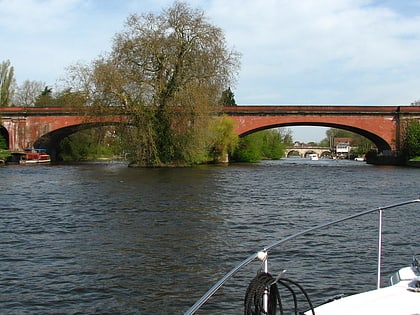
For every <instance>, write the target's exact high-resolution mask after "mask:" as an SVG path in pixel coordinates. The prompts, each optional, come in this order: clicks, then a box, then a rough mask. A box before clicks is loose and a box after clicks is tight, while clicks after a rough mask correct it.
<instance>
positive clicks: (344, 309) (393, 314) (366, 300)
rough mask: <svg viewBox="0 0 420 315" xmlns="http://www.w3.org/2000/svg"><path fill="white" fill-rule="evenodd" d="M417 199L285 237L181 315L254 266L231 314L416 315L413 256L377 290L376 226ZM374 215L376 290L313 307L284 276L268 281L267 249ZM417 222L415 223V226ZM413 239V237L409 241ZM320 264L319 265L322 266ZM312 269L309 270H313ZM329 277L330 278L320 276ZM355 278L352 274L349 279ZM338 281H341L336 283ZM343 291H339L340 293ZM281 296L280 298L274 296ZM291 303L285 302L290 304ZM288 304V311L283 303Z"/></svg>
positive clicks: (418, 284) (419, 297) (419, 302)
mask: <svg viewBox="0 0 420 315" xmlns="http://www.w3.org/2000/svg"><path fill="white" fill-rule="evenodd" d="M419 202H420V199H414V200H409V201H404V202H399V203H396V204H392V205H388V206H383V207H379V208H375V209H370V210H366V211H362V212H358V213H356V214H352V215H349V216H347V217H344V218H340V219H337V220H334V221H330V222H327V223H324V224H320V225H317V226H314V227H312V228H309V229H306V230H303V231H301V232H298V233H295V234H293V235H290V236H288V237H286V238H283V239H281V240H279V241H276V242H274V243H272V244H270V245H268V246H266V247H265V248H263V249H262V250H261V251H258V252H256V253H254V254H253V255H251V256H249V257H248V258H246V259H245V260H244V261H242V262H241V263H239V264H238V265H237V266H236V267H235V268H233V269H232V270H231V271H230V272H228V273H227V274H226V275H225V276H224V277H223V278H222V279H221V280H219V281H218V282H217V283H216V284H215V285H213V287H211V288H210V289H209V290H208V291H207V292H206V293H205V294H204V295H203V296H202V297H201V298H200V299H199V300H198V301H197V302H196V303H195V304H194V305H193V306H192V307H191V308H190V309H188V310H187V311H186V312H185V313H184V314H185V315H191V314H195V313H196V312H197V311H198V310H199V309H200V308H201V307H202V306H203V305H204V304H205V303H207V302H208V300H209V299H210V298H211V297H212V296H213V295H214V294H215V293H216V292H217V291H218V290H219V289H220V288H221V287H223V286H224V285H225V284H226V282H227V281H228V280H229V279H230V278H232V277H233V276H234V275H235V274H236V273H237V272H238V271H239V270H240V269H242V268H243V267H245V266H247V265H249V264H250V263H251V262H253V261H254V260H260V261H261V267H260V268H258V270H257V275H256V277H255V278H254V279H253V280H252V281H251V283H250V284H249V286H248V289H247V290H246V292H244V296H245V298H244V309H243V310H238V312H237V313H243V314H245V315H250V314H254V315H257V314H270V315H275V314H296V315H297V314H300V315H309V314H316V315H350V314H352V315H354V314H358V315H368V314H369V315H371V314H386V315H419V314H420V255H417V256H416V255H415V253H413V259H412V261H411V263H410V262H407V263H406V265H405V266H403V267H402V268H401V269H400V270H397V271H396V272H395V274H394V275H392V276H391V277H390V280H389V285H388V286H386V287H381V275H382V272H381V268H382V221H383V213H384V211H385V210H387V211H388V210H390V209H394V208H398V207H402V206H406V205H412V204H418V203H419ZM374 212H377V213H378V214H379V215H378V216H379V224H378V240H377V244H378V255H377V257H378V260H377V262H376V265H377V275H376V276H377V288H376V289H375V290H371V291H367V292H362V293H358V294H353V295H348V296H338V297H333V298H330V297H329V296H326V297H325V298H326V300H328V301H327V302H326V303H324V304H321V305H319V306H314V305H313V304H312V302H311V298H310V290H306V289H305V288H303V286H302V285H300V284H299V283H297V282H296V281H293V280H291V279H288V278H287V277H286V274H287V272H284V273H282V274H280V275H279V276H277V277H273V276H271V275H270V273H269V268H268V256H269V253H271V252H272V251H273V249H275V248H277V247H279V246H280V245H283V244H284V243H287V242H289V241H290V240H293V239H296V238H299V237H302V236H304V235H307V234H311V235H315V236H316V234H314V233H313V232H315V231H317V230H321V229H327V228H328V227H330V226H333V225H337V224H341V223H342V222H344V221H350V220H352V219H355V218H359V217H362V216H365V215H368V214H371V213H374ZM419 218H420V216H417V217H415V218H413V224H417V225H418V224H419V222H418V220H419ZM416 221H417V222H416ZM413 237H415V238H417V237H418V235H415V236H413ZM324 263H325V261H324ZM316 267H317V266H316V265H314V266H313V268H316ZM326 276H330V275H326ZM354 277H357V274H355V275H354ZM337 281H343V283H345V279H337ZM345 288H346V286H345V285H343V290H345ZM280 291H281V293H280ZM290 301H291V302H290ZM288 302H290V303H289V304H290V305H287V303H288Z"/></svg>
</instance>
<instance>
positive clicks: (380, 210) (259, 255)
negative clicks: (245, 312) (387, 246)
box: [184, 197, 420, 315]
mask: <svg viewBox="0 0 420 315" xmlns="http://www.w3.org/2000/svg"><path fill="white" fill-rule="evenodd" d="M417 202H420V197H419V198H418V199H413V200H408V201H403V202H398V203H394V204H391V205H387V206H382V207H378V208H373V209H369V210H365V211H361V212H358V213H355V214H353V215H349V216H346V217H343V218H340V219H337V220H333V221H329V222H327V223H322V224H319V225H316V226H314V227H311V228H308V229H306V230H303V231H301V232H298V233H295V234H292V235H290V236H287V237H285V238H283V239H281V240H278V241H276V242H273V243H271V244H269V245H268V246H266V247H264V248H263V249H262V250H260V251H258V252H256V253H254V254H252V255H250V256H249V257H248V258H246V259H245V260H243V261H242V262H241V263H239V264H238V265H236V266H235V267H234V268H233V269H232V270H231V271H229V272H228V273H227V274H226V275H225V276H224V277H223V278H221V279H220V280H219V281H218V282H217V283H216V284H214V285H213V286H212V287H211V288H210V289H209V290H208V291H207V292H206V293H205V294H204V295H203V296H202V297H201V298H200V299H199V300H198V301H197V302H196V303H195V304H194V305H193V306H191V307H190V308H189V309H188V310H187V311H186V312H185V313H184V315H192V314H195V313H196V312H197V311H198V310H199V309H200V308H201V306H203V305H204V304H205V303H206V302H207V301H208V300H209V299H210V298H211V297H212V296H213V295H214V294H215V293H216V292H217V291H218V290H219V289H220V288H221V287H222V286H223V285H224V284H225V283H226V282H227V281H228V280H229V279H230V278H231V277H232V276H234V275H235V274H236V273H237V272H238V271H239V270H240V269H242V268H243V267H245V266H247V265H248V264H250V263H251V262H252V261H254V260H256V259H260V260H262V261H263V268H264V271H265V272H267V270H268V259H267V257H268V256H267V254H268V252H269V251H271V250H272V249H273V248H276V247H278V246H280V245H283V244H285V243H287V242H289V241H291V240H293V239H295V238H298V237H300V236H303V235H305V234H308V233H311V232H314V231H317V230H321V229H325V228H328V227H330V226H333V225H336V224H338V223H341V222H344V221H348V220H352V219H355V218H358V217H361V216H365V215H367V214H370V213H373V212H378V214H379V218H378V220H379V227H378V262H377V288H378V289H379V288H380V279H381V257H382V220H383V211H384V210H387V209H392V208H397V207H401V206H404V205H408V204H413V203H417Z"/></svg>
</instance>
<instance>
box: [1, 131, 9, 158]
mask: <svg viewBox="0 0 420 315" xmlns="http://www.w3.org/2000/svg"><path fill="white" fill-rule="evenodd" d="M8 156H10V152H9V151H8V150H7V142H6V139H4V137H3V136H2V135H1V134H0V159H1V160H4V159H6V158H7V157H8Z"/></svg>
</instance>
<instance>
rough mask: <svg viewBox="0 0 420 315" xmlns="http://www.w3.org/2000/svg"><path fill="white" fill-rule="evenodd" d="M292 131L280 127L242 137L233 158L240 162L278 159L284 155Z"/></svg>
mask: <svg viewBox="0 0 420 315" xmlns="http://www.w3.org/2000/svg"><path fill="white" fill-rule="evenodd" d="M289 137H290V131H288V132H284V131H283V130H282V129H281V128H280V129H270V130H263V131H258V132H255V133H252V134H250V135H247V136H245V137H243V138H241V139H240V141H239V145H238V149H236V150H235V152H234V154H233V159H234V160H235V161H238V162H251V163H252V162H258V161H260V160H262V159H270V160H278V159H281V158H282V157H284V152H285V148H286V144H285V140H287V141H288V138H289Z"/></svg>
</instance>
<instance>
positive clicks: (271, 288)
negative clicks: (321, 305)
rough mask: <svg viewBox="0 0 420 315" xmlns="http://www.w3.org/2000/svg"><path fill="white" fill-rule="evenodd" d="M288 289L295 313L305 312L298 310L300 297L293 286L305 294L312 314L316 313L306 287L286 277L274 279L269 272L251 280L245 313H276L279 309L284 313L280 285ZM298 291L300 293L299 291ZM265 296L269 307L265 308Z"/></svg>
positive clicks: (250, 314)
mask: <svg viewBox="0 0 420 315" xmlns="http://www.w3.org/2000/svg"><path fill="white" fill-rule="evenodd" d="M277 284H279V285H281V286H283V287H285V288H286V289H287V291H288V292H289V293H290V294H291V295H292V298H293V310H294V313H295V315H299V314H303V313H299V310H298V306H299V305H298V298H297V294H296V292H295V289H294V288H293V286H296V287H297V288H298V291H299V292H300V293H301V294H303V296H304V297H305V299H306V302H307V303H308V307H309V309H310V310H311V311H312V315H315V311H314V307H313V304H312V302H311V300H310V298H309V295H308V294H307V292H306V291H305V289H304V288H303V287H302V286H301V285H299V284H298V283H297V282H295V281H293V280H290V279H286V278H280V279H274V278H273V277H272V276H271V275H270V274H269V273H265V272H261V273H259V274H258V275H257V276H256V277H255V278H254V279H252V280H251V282H250V284H249V286H248V288H247V290H246V293H245V299H244V315H261V314H263V315H276V312H277V309H278V310H279V312H280V315H284V307H283V302H282V299H281V296H280V290H279V288H278V285H277ZM299 292H298V293H299ZM264 297H266V299H267V303H268V309H267V312H266V311H265V310H264ZM277 306H278V307H277Z"/></svg>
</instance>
